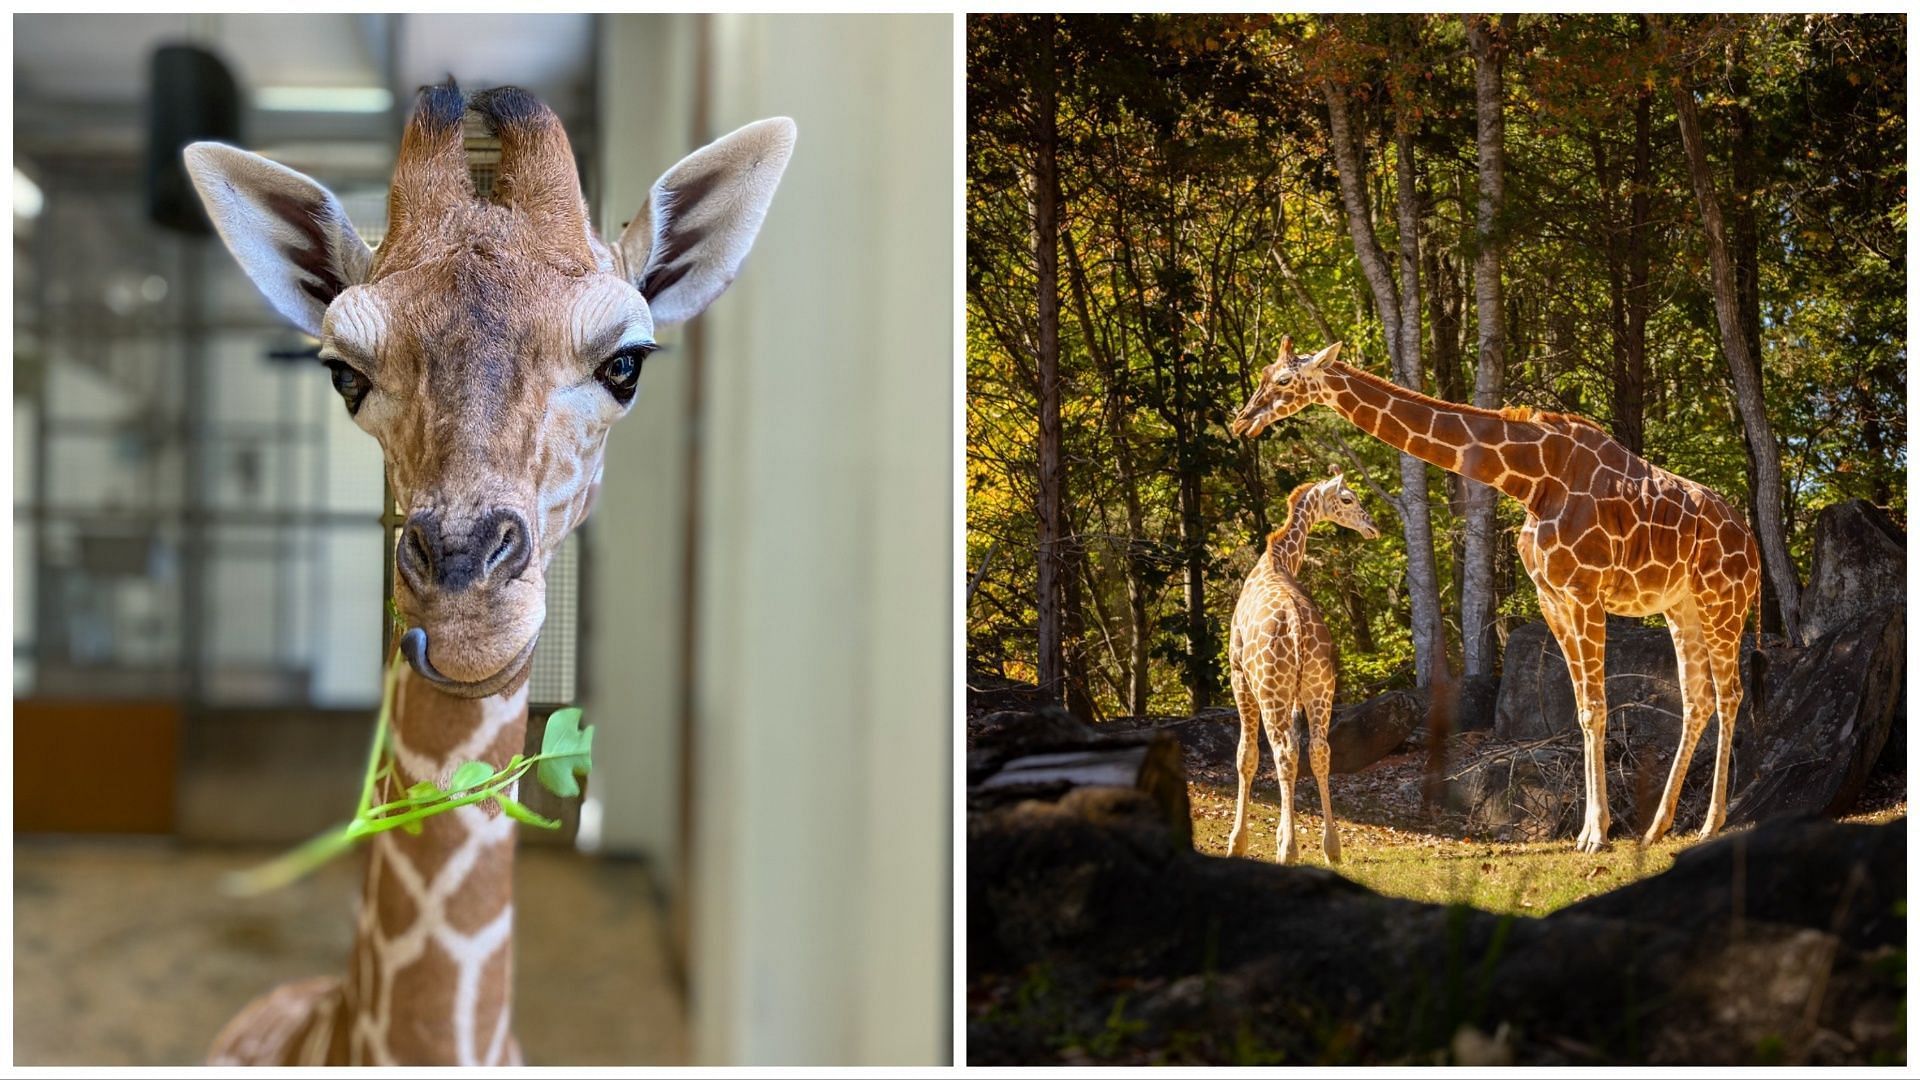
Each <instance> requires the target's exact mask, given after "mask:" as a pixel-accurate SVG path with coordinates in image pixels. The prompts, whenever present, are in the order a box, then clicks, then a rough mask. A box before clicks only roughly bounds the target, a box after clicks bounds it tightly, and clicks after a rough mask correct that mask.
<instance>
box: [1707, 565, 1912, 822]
mask: <svg viewBox="0 0 1920 1080" xmlns="http://www.w3.org/2000/svg"><path fill="white" fill-rule="evenodd" d="M1906 627H1907V620H1906V607H1905V605H1904V603H1901V604H1889V605H1886V606H1883V607H1880V608H1876V609H1873V610H1869V611H1867V612H1864V613H1862V614H1860V615H1856V616H1855V617H1854V618H1852V619H1851V620H1849V621H1847V622H1844V623H1841V624H1840V625H1839V626H1836V627H1832V628H1830V629H1829V630H1828V631H1827V632H1826V633H1824V634H1822V635H1821V636H1820V637H1819V638H1817V639H1816V640H1815V641H1814V642H1813V644H1811V645H1809V646H1807V647H1806V648H1803V649H1791V650H1778V651H1777V653H1776V654H1774V655H1770V656H1769V658H1768V662H1767V664H1766V665H1765V667H1766V671H1765V674H1764V676H1763V677H1762V679H1761V680H1760V682H1761V683H1762V684H1763V686H1764V690H1763V691H1762V698H1763V700H1760V701H1758V702H1756V703H1755V704H1756V705H1757V706H1758V707H1757V708H1755V709H1747V710H1742V714H1743V716H1746V715H1751V716H1752V717H1753V719H1752V720H1751V721H1750V723H1751V725H1752V737H1751V738H1749V739H1748V740H1747V745H1745V746H1744V747H1743V748H1742V749H1743V753H1742V754H1741V755H1740V757H1741V759H1742V762H1743V764H1744V765H1745V768H1744V771H1745V772H1746V774H1747V775H1749V776H1751V778H1752V782H1751V783H1750V784H1747V785H1746V786H1745V787H1744V788H1742V789H1737V790H1736V796H1735V798H1734V799H1733V801H1732V805H1731V806H1729V807H1728V810H1727V822H1728V824H1739V823H1741V822H1749V821H1760V820H1764V819H1766V818H1770V817H1777V816H1779V815H1782V814H1793V813H1816V814H1828V815H1832V814H1840V813H1845V812H1846V811H1847V809H1848V808H1849V807H1851V806H1852V805H1853V802H1854V800H1855V799H1856V798H1858V797H1859V795H1860V789H1861V788H1862V787H1864V786H1865V785H1866V782H1867V778H1868V776H1869V775H1871V774H1872V772H1873V769H1874V766H1875V764H1876V763H1877V762H1878V761H1879V758H1880V755H1881V754H1882V753H1883V751H1884V750H1885V747H1886V745H1887V742H1888V738H1889V735H1890V734H1891V732H1892V731H1893V728H1894V726H1895V724H1896V723H1902V722H1904V718H1903V717H1902V713H1903V712H1904V709H1905V701H1906V683H1907V671H1906V641H1907V634H1906ZM1750 693H1751V691H1750Z"/></svg>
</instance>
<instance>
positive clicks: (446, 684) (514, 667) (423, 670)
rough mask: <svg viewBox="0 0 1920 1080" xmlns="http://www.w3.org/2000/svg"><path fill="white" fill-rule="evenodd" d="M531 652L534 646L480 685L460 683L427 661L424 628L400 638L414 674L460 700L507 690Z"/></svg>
mask: <svg viewBox="0 0 1920 1080" xmlns="http://www.w3.org/2000/svg"><path fill="white" fill-rule="evenodd" d="M532 648H533V643H532V642H528V644H527V647H526V648H524V649H522V650H521V651H520V655H519V656H516V657H514V659H513V661H512V662H510V663H509V664H507V666H506V667H504V668H502V669H501V670H500V671H499V672H498V673H496V674H494V675H492V676H490V677H488V678H485V679H481V680H479V681H478V682H461V681H460V680H458V679H453V678H449V677H447V676H445V675H442V674H441V673H440V672H439V670H438V669H436V668H435V667H434V666H433V661H431V660H429V659H427V631H426V629H425V628H423V627H419V626H416V627H413V628H411V629H409V630H408V631H407V632H406V633H404V634H402V635H400V653H401V655H402V656H405V657H406V658H407V663H408V664H410V665H411V666H412V667H413V670H414V671H415V672H416V673H418V674H419V676H420V677H421V678H423V679H425V680H427V681H428V682H430V683H432V684H433V685H435V686H437V687H439V688H440V689H442V690H444V691H446V692H448V693H450V694H454V695H457V696H461V697H486V696H488V695H490V694H493V693H497V692H498V691H499V690H500V689H501V687H503V686H506V685H507V684H508V683H509V682H510V681H511V680H512V677H513V675H514V674H515V673H516V672H517V671H519V669H520V668H521V667H522V666H523V665H522V661H524V660H525V659H526V657H527V654H528V653H529V652H531V651H532Z"/></svg>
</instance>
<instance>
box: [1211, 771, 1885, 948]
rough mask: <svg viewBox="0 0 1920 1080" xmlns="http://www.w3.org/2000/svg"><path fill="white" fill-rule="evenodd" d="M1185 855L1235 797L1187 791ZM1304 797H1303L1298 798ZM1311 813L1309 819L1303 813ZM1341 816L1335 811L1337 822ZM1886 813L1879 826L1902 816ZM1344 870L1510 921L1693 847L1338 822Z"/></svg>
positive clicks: (1308, 847) (1215, 844) (1270, 827)
mask: <svg viewBox="0 0 1920 1080" xmlns="http://www.w3.org/2000/svg"><path fill="white" fill-rule="evenodd" d="M1262 794H1263V793H1262V792H1261V791H1260V789H1259V788H1258V787H1257V786H1256V788H1255V797H1254V800H1253V805H1252V806H1251V807H1249V815H1250V824H1249V828H1250V829H1251V834H1250V842H1249V850H1248V852H1247V855H1248V857H1250V858H1255V859H1263V860H1271V859H1272V858H1273V853H1274V841H1275V831H1274V830H1275V826H1276V824H1277V823H1278V821H1279V817H1280V808H1279V805H1278V804H1277V802H1275V801H1274V797H1273V793H1272V791H1271V789H1268V790H1267V791H1266V792H1265V793H1264V795H1265V797H1262ZM1188 795H1189V798H1190V800H1191V802H1192V805H1193V810H1194V815H1193V817H1194V821H1193V846H1194V848H1195V849H1196V850H1198V851H1200V852H1202V853H1204V854H1208V855H1225V854H1226V853H1227V839H1228V836H1229V834H1230V833H1231V832H1232V829H1233V801H1234V793H1233V791H1232V790H1231V789H1228V790H1225V791H1222V790H1220V789H1218V788H1215V787H1213V786H1211V785H1206V784H1198V783H1196V784H1192V785H1190V786H1189V791H1188ZM1303 797H1304V798H1303ZM1303 802H1306V803H1308V804H1309V805H1311V806H1312V807H1313V809H1312V811H1311V812H1309V811H1307V810H1306V809H1305V807H1303V806H1302V803H1303ZM1340 809H1341V808H1340V807H1339V806H1338V805H1336V806H1335V808H1334V812H1335V815H1336V816H1338V815H1339V813H1340ZM1318 811H1319V799H1318V796H1317V795H1316V794H1315V793H1314V791H1313V786H1312V785H1311V784H1302V785H1301V786H1300V788H1299V789H1298V791H1297V793H1296V795H1295V799H1294V817H1295V820H1296V825H1295V828H1296V830H1297V836H1296V839H1295V841H1294V843H1295V849H1294V850H1295V852H1296V855H1297V858H1298V861H1299V862H1300V863H1301V864H1302V865H1307V866H1319V867H1326V866H1327V861H1326V857H1325V855H1324V854H1323V853H1322V851H1321V846H1320V814H1319V812H1318ZM1903 812H1904V809H1902V810H1900V811H1889V812H1888V813H1887V816H1886V817H1884V818H1881V820H1890V819H1891V818H1893V817H1898V816H1899V815H1900V813H1903ZM1339 830H1340V851H1341V855H1342V856H1343V861H1342V862H1341V864H1340V865H1339V866H1335V867H1331V868H1330V869H1332V870H1334V871H1335V872H1337V873H1339V874H1341V875H1343V876H1345V877H1347V878H1349V879H1351V880H1353V881H1356V882H1359V883H1360V884H1362V885H1365V886H1366V887H1368V888H1370V889H1372V890H1374V891H1375V892H1379V893H1382V894H1384V895H1387V896H1398V897H1404V898H1406V899H1409V900H1420V901H1423V902H1426V903H1442V904H1452V903H1461V904H1468V905H1471V906H1473V907H1476V908H1480V909H1482V910H1485V911H1491V912H1496V913H1500V914H1513V915H1531V916H1539V915H1547V914H1550V913H1552V912H1555V911H1558V910H1560V909H1561V908H1564V907H1566V906H1568V905H1569V904H1573V903H1577V902H1578V901H1581V900H1584V899H1586V898H1588V897H1590V896H1597V895H1599V894H1601V893H1604V892H1608V891H1610V890H1613V889H1617V888H1619V887H1620V886H1622V885H1626V884H1628V883H1630V882H1634V881H1638V880H1640V879H1642V878H1645V877H1650V876H1652V875H1654V874H1658V873H1660V872H1661V871H1663V870H1665V869H1667V868H1668V867H1670V866H1672V865H1673V860H1674V857H1675V856H1676V855H1678V854H1679V853H1680V852H1682V851H1684V850H1686V849H1687V848H1689V847H1691V846H1693V845H1694V844H1696V843H1698V842H1699V839H1700V838H1699V836H1698V835H1697V834H1696V833H1693V832H1691V831H1689V832H1687V833H1684V834H1680V833H1676V834H1670V835H1669V836H1667V837H1666V838H1665V839H1663V840H1661V841H1660V842H1659V843H1657V844H1654V845H1653V846H1651V847H1642V846H1641V845H1640V844H1638V843H1637V842H1635V841H1634V840H1633V839H1632V838H1631V837H1627V836H1615V838H1614V841H1613V844H1612V846H1611V847H1609V848H1608V849H1607V850H1605V851H1602V852H1599V853H1597V854H1583V853H1581V852H1579V851H1576V850H1574V846H1573V842H1572V841H1571V840H1558V841H1551V842H1540V843H1501V842H1497V841H1489V840H1484V839H1460V838H1455V837H1450V836H1444V835H1436V834H1435V833H1433V832H1427V831H1423V830H1420V829H1415V828H1407V827H1401V826H1394V825H1380V824H1369V823H1364V822H1358V821H1352V820H1347V819H1344V818H1342V819H1341V820H1340V821H1339Z"/></svg>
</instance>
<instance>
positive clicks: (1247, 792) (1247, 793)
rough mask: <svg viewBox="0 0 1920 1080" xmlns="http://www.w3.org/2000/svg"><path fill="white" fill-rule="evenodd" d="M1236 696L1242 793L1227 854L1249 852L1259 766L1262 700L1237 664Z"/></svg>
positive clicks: (1228, 838)
mask: <svg viewBox="0 0 1920 1080" xmlns="http://www.w3.org/2000/svg"><path fill="white" fill-rule="evenodd" d="M1233 699H1234V703H1235V704H1236V705H1238V706H1239V707H1240V750H1239V754H1238V756H1237V757H1236V758H1235V759H1234V763H1235V764H1236V765H1237V766H1238V767H1239V770H1240V795H1239V797H1238V798H1236V799H1235V800H1234V803H1233V832H1232V833H1230V834H1228V837H1227V854H1229V855H1245V854H1246V853H1247V800H1248V799H1249V798H1251V797H1252V794H1253V774H1254V773H1255V771H1257V770H1258V769H1259V768H1260V703H1259V702H1258V701H1256V700H1254V696H1253V691H1251V690H1250V689H1248V688H1247V677H1246V675H1245V674H1243V673H1242V672H1241V670H1240V668H1239V666H1238V665H1236V666H1235V667H1234V668H1233Z"/></svg>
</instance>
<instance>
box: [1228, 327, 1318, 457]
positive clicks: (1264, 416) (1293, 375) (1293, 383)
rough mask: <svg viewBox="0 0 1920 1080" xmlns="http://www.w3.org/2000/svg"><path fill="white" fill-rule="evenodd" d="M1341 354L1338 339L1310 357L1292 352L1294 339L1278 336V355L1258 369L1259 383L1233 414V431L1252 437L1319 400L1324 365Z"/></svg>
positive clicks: (1236, 433)
mask: <svg viewBox="0 0 1920 1080" xmlns="http://www.w3.org/2000/svg"><path fill="white" fill-rule="evenodd" d="M1339 355H1340V342H1338V341H1336V342H1334V343H1333V344H1331V345H1329V346H1327V347H1326V348H1324V349H1321V350H1320V351H1319V352H1317V353H1313V354H1312V355H1309V356H1299V355H1296V354H1295V353H1294V351H1293V339H1292V338H1290V337H1283V338H1281V339H1280V358H1279V359H1277V360H1275V361H1274V362H1273V363H1271V364H1268V365H1267V366H1266V369H1265V370H1263V371H1262V372H1260V385H1259V386H1256V387H1254V390H1253V396H1252V397H1250V398H1248V399H1247V403H1246V405H1245V406H1243V407H1242V408H1241V409H1240V412H1239V413H1238V414H1237V415H1236V416H1234V418H1233V424H1232V431H1233V433H1234V434H1235V435H1244V436H1246V437H1247V438H1249V439H1251V438H1253V437H1254V436H1255V435H1258V434H1260V433H1261V432H1263V431H1265V430H1267V425H1269V424H1271V423H1273V422H1274V421H1275V420H1284V419H1286V418H1287V417H1289V416H1292V415H1293V414H1294V413H1297V412H1299V411H1300V410H1301V409H1304V408H1306V407H1307V406H1309V405H1312V404H1313V403H1314V402H1316V401H1320V400H1322V399H1321V396H1320V392H1321V386H1322V382H1321V380H1322V377H1323V376H1324V375H1325V374H1326V365H1327V363H1328V362H1329V361H1331V360H1334V359H1337V358H1338V357H1339Z"/></svg>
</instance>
